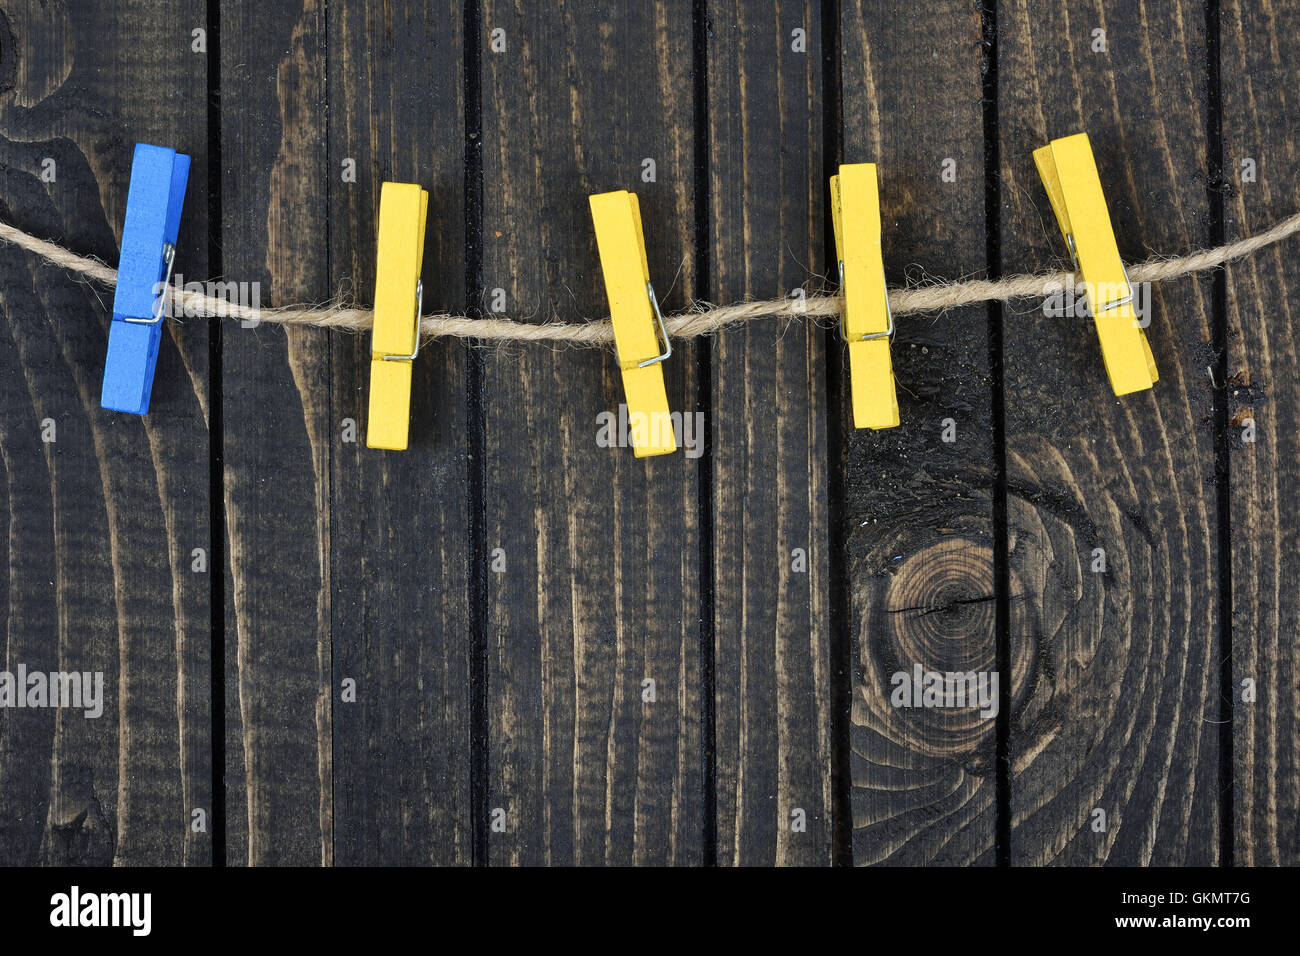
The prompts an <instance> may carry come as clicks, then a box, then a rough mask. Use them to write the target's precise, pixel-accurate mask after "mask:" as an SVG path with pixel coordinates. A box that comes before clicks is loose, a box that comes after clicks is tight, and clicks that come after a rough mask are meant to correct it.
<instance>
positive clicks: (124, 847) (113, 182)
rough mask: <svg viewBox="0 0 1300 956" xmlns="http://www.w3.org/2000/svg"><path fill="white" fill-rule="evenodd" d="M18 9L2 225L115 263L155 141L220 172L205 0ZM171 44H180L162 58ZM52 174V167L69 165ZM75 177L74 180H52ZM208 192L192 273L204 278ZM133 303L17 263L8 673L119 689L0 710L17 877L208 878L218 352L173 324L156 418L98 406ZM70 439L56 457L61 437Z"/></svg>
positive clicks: (200, 182) (164, 350) (9, 276)
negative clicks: (143, 154)
mask: <svg viewBox="0 0 1300 956" xmlns="http://www.w3.org/2000/svg"><path fill="white" fill-rule="evenodd" d="M160 9H161V6H160V4H158V3H156V2H127V3H118V4H115V5H114V7H113V8H112V9H106V8H105V7H104V6H103V5H101V4H97V3H89V2H72V3H67V4H59V5H57V6H56V5H40V6H38V5H36V4H26V3H4V4H2V5H0V170H2V175H0V215H2V216H3V217H4V219H5V220H6V221H7V222H11V223H16V224H18V225H19V226H20V228H23V229H25V230H28V231H30V232H32V233H34V234H36V235H39V236H41V237H43V238H47V239H50V240H53V241H55V242H58V243H61V244H63V245H66V246H68V247H70V248H72V249H74V250H76V251H77V252H79V253H82V254H91V255H96V256H99V257H100V258H102V259H104V260H105V261H107V262H116V261H117V250H118V247H119V243H120V241H121V229H122V219H123V214H124V211H125V207H126V195H127V187H128V184H129V181H130V174H131V160H132V155H133V151H134V146H135V143H136V142H137V141H142V142H149V143H157V144H160V145H168V146H172V147H175V148H177V149H178V150H180V151H182V152H186V153H189V154H190V155H191V156H193V159H194V164H195V168H196V169H198V170H202V169H203V167H204V163H205V155H206V150H205V135H204V118H205V109H206V108H205V101H204V96H205V93H206V72H205V71H206V64H205V60H204V58H203V57H202V56H201V55H193V54H191V53H190V52H189V31H190V29H191V27H192V26H201V25H203V23H204V16H205V10H204V6H203V5H202V4H201V3H192V2H183V3H180V4H173V5H171V6H170V7H169V8H168V9H169V13H168V15H167V16H166V17H163V16H160V15H159V12H160ZM158 51H167V52H166V55H164V56H159V53H158ZM47 161H53V163H54V165H53V166H48V165H47ZM50 173H53V179H49V178H48V176H49V174H50ZM205 208H206V183H205V182H204V179H203V176H202V174H201V173H200V174H199V175H197V176H191V179H190V182H189V190H188V193H187V204H186V214H185V217H184V219H183V221H182V224H181V234H180V240H179V243H178V252H177V258H176V262H177V266H178V270H183V271H185V272H189V273H199V274H202V273H203V272H204V271H205V269H206V264H205V263H206V254H207V241H206V226H207V222H206V216H205V215H204V212H205ZM111 310H112V291H111V290H104V289H101V288H97V287H92V286H88V285H86V284H83V283H80V282H78V281H76V280H74V279H73V278H72V277H70V276H68V275H67V274H65V273H62V272H60V271H58V270H56V269H53V268H50V267H48V266H45V265H42V264H38V263H37V261H36V260H35V259H33V258H32V257H30V256H26V255H24V254H22V253H20V252H18V251H17V250H16V249H14V248H13V247H10V246H7V245H6V246H5V247H3V248H0V312H2V313H3V315H4V319H5V327H6V335H5V343H4V347H3V348H0V382H2V383H3V384H2V385H0V489H3V497H4V507H3V509H2V513H0V527H3V528H4V531H5V532H6V534H5V539H6V540H7V542H8V547H7V548H6V549H5V552H4V558H3V562H4V577H5V580H6V582H7V588H6V589H5V592H4V597H3V600H2V601H0V621H2V625H0V626H2V627H3V632H4V648H3V656H2V660H3V663H2V664H0V668H3V669H4V670H7V671H10V672H12V671H15V670H16V669H17V668H18V666H19V665H20V664H21V665H25V666H26V667H27V668H28V670H29V671H37V670H42V671H47V672H48V671H51V670H62V671H73V670H75V671H82V672H92V673H93V672H99V673H100V674H102V681H103V684H102V687H103V691H102V695H103V701H102V702H103V713H102V716H99V717H97V718H87V717H86V716H84V715H83V711H82V710H81V709H57V710H56V709H49V708H43V709H36V710H31V709H25V710H13V709H5V710H3V711H0V863H3V864H5V865H14V864H25V865H32V864H38V863H39V864H45V865H106V864H110V863H116V864H124V865H128V864H155V865H163V864H166V865H178V864H182V863H186V864H205V863H207V862H208V861H209V860H210V857H211V843H210V836H209V834H208V833H193V832H191V829H190V811H191V810H193V809H202V810H204V811H208V810H210V808H211V792H210V778H211V768H210V763H209V754H210V741H209V736H208V727H209V721H208V708H209V698H208V690H207V689H208V668H209V664H208V654H207V643H208V642H207V637H208V630H209V626H210V613H209V599H210V594H211V588H210V578H209V576H208V574H207V573H195V572H193V571H191V551H192V549H195V548H201V549H204V550H205V551H206V550H207V549H208V547H209V544H210V542H209V527H208V520H207V519H208V459H207V456H208V432H207V411H208V408H207V401H208V397H207V381H206V380H207V356H208V344H207V343H208V339H207V331H206V327H205V326H204V325H203V324H202V323H196V324H187V325H180V324H175V323H169V324H168V326H167V331H166V333H165V334H164V336H163V342H162V346H161V349H160V353H159V359H158V367H157V374H156V378H155V385H154V389H153V404H152V410H151V412H150V414H149V415H148V416H147V417H144V418H141V417H139V416H132V415H122V414H116V413H109V412H105V411H103V410H101V409H100V407H99V399H100V386H101V383H102V377H103V367H104V355H105V350H106V347H107V335H108V325H109V321H110V320H111ZM51 428H52V429H54V431H53V433H52V437H53V438H54V439H55V440H54V441H48V442H47V441H43V440H42V436H43V432H44V434H45V436H46V437H50V435H51V433H50V431H49V429H51Z"/></svg>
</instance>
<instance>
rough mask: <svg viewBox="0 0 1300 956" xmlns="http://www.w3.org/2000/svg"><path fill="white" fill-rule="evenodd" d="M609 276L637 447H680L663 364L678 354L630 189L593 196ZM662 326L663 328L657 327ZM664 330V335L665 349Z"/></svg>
mask: <svg viewBox="0 0 1300 956" xmlns="http://www.w3.org/2000/svg"><path fill="white" fill-rule="evenodd" d="M590 202H591V218H592V221H593V222H594V223H595V226H596V246H597V248H598V249H599V251H600V268H601V272H602V273H604V276H605V293H606V295H607V296H608V298H609V315H610V320H611V321H612V322H613V323H614V345H615V348H616V349H617V351H618V367H619V371H621V372H622V374H623V391H624V393H625V395H626V398H627V411H628V423H629V431H630V432H631V437H632V451H633V454H635V455H636V457H638V458H645V457H647V456H649V455H668V454H671V453H672V452H675V451H676V450H677V438H676V436H675V435H674V433H673V424H672V416H671V415H670V414H669V411H668V393H667V392H666V391H665V389H664V373H663V368H662V366H661V364H660V363H662V362H663V361H664V359H666V358H668V357H669V356H670V355H672V351H673V350H672V346H671V344H670V343H669V341H668V332H667V330H666V329H665V328H664V324H663V316H662V315H661V314H660V312H659V303H658V300H657V299H656V298H655V294H654V288H653V287H652V286H651V285H650V266H649V263H648V262H647V260H646V254H645V236H644V233H643V231H642V229H641V208H640V206H639V205H638V204H637V199H636V195H635V194H634V193H629V192H627V191H626V190H619V191H617V192H612V193H598V194H596V195H593V196H591V197H590ZM656 330H657V331H656ZM659 333H662V335H663V345H662V350H661V347H660V342H659Z"/></svg>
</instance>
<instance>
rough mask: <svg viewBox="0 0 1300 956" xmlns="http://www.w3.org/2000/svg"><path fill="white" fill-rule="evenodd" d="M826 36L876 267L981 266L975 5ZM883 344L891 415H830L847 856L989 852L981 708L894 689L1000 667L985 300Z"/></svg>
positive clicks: (957, 859)
mask: <svg viewBox="0 0 1300 956" xmlns="http://www.w3.org/2000/svg"><path fill="white" fill-rule="evenodd" d="M841 35H842V50H843V52H842V65H841V76H842V83H843V115H844V157H843V158H844V161H845V162H874V163H877V164H878V167H879V172H880V181H881V182H880V210H881V218H882V220H883V223H882V225H883V230H884V234H883V239H884V250H885V272H886V277H887V279H888V281H889V284H890V285H892V286H897V285H901V284H903V282H904V281H916V280H919V279H921V278H922V277H924V276H933V277H935V278H942V279H955V278H959V277H960V276H962V275H964V274H971V273H979V272H982V271H983V270H984V268H985V266H986V265H987V260H986V253H985V222H984V162H983V155H984V153H983V149H984V144H983V125H982V122H983V121H982V111H981V105H980V102H981V89H982V87H981V77H982V72H981V50H980V18H979V11H978V10H977V9H976V8H975V7H974V6H973V5H971V4H969V3H964V2H960V0H953V2H945V3H942V4H940V5H938V6H937V7H930V8H928V9H927V11H926V14H925V15H924V16H910V15H906V16H903V15H899V14H898V12H897V11H896V10H895V9H894V8H893V7H892V6H891V5H889V4H887V3H883V2H882V3H863V4H858V3H845V4H843V6H842V9H841ZM946 163H951V164H952V165H951V166H946V165H945V164H946ZM946 169H951V177H950V180H951V181H949V180H946V179H945V177H944V173H945V170H946ZM822 185H823V187H824V186H825V184H824V183H823V184H822ZM893 357H894V373H895V377H896V379H897V382H898V400H899V416H900V419H901V424H900V426H899V427H898V428H894V429H889V430H885V431H879V432H872V431H854V430H852V428H851V426H850V425H848V424H846V425H845V426H844V427H848V428H849V438H848V442H847V462H846V466H845V467H846V468H847V480H846V482H845V486H846V498H847V500H846V503H845V515H846V517H845V525H846V538H847V550H848V553H847V555H846V556H845V560H846V562H847V564H848V574H849V598H850V601H851V603H852V608H851V610H852V634H853V641H854V650H855V662H856V667H857V670H856V673H855V675H854V677H855V680H854V685H853V703H852V708H853V709H852V721H851V725H850V731H851V746H852V755H851V761H852V763H851V770H852V781H853V789H852V807H853V855H854V861H855V862H856V863H859V864H865V863H878V862H883V863H890V864H903V865H921V864H954V865H955V864H961V865H965V864H972V863H979V864H990V863H992V862H994V839H995V823H996V821H995V812H996V810H995V789H996V784H995V769H994V765H995V759H994V758H995V748H996V721H995V719H992V718H991V717H987V716H982V715H981V714H980V712H979V708H975V707H967V708H960V709H951V710H944V709H925V708H920V707H915V708H906V707H896V706H894V705H893V704H892V702H891V697H892V694H893V691H894V689H895V684H894V682H893V678H894V675H895V674H898V673H900V672H902V673H906V674H908V675H910V674H911V673H912V670H913V668H914V667H915V666H916V665H920V666H921V667H922V669H923V671H940V672H948V671H960V672H963V673H965V672H967V671H977V672H978V671H985V672H991V671H995V670H996V669H997V664H996V633H997V632H996V628H995V612H994V607H995V602H994V585H995V581H994V571H993V506H992V488H993V476H994V462H995V458H994V448H993V425H992V388H991V383H990V377H989V345H988V318H987V313H986V311H985V310H984V309H983V308H978V307H976V308H967V309H956V310H952V311H950V312H947V313H945V314H943V315H941V316H900V317H899V319H898V332H897V334H896V335H895V338H894V344H893ZM836 360H837V361H844V359H843V349H839V350H838V354H837V356H836ZM842 380H843V381H844V383H845V389H846V390H845V394H844V396H843V397H842V399H841V402H842V406H841V407H843V408H844V409H846V411H847V409H848V408H849V396H848V392H847V387H848V374H847V368H846V369H845V371H844V374H843V375H842ZM948 421H950V422H951V428H952V429H954V431H952V432H951V433H950V437H952V438H954V439H955V440H953V441H945V440H944V438H945V435H944V432H945V428H946V427H948Z"/></svg>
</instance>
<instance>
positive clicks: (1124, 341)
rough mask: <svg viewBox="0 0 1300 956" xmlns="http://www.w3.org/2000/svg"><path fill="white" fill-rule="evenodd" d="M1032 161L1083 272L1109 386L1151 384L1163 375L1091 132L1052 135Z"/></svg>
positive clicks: (1128, 388)
mask: <svg viewBox="0 0 1300 956" xmlns="http://www.w3.org/2000/svg"><path fill="white" fill-rule="evenodd" d="M1034 163H1035V164H1036V165H1037V166H1038V175H1039V176H1041V177H1042V179H1043V186H1044V188H1046V190H1047V198H1048V199H1049V200H1050V201H1051V203H1052V211H1053V212H1054V213H1056V221H1057V224H1058V225H1060V227H1061V234H1062V235H1064V236H1065V244H1066V246H1067V247H1069V250H1070V257H1071V258H1072V259H1073V260H1074V267H1075V269H1076V270H1077V271H1079V272H1081V273H1083V285H1084V289H1085V290H1086V293H1087V297H1088V311H1089V312H1090V313H1091V314H1092V316H1093V320H1094V321H1095V322H1096V324H1097V337H1098V338H1099V339H1100V340H1101V357H1102V360H1103V361H1104V362H1105V363H1106V374H1107V376H1109V378H1110V387H1111V388H1112V389H1114V391H1115V394H1116V395H1127V394H1129V393H1130V392H1140V391H1142V390H1143V389H1148V388H1150V387H1151V386H1152V385H1154V384H1155V382H1156V380H1157V379H1159V377H1160V376H1159V374H1158V373H1157V372H1156V360H1155V356H1154V355H1152V354H1151V345H1150V343H1149V342H1147V336H1146V332H1145V331H1143V329H1142V326H1141V324H1140V322H1139V320H1138V317H1137V313H1136V312H1135V311H1134V308H1133V287H1132V285H1131V284H1130V283H1129V278H1128V272H1127V271H1126V270H1125V269H1124V263H1123V262H1122V261H1121V260H1120V257H1119V247H1118V246H1117V245H1116V244H1115V232H1114V230H1113V229H1112V228H1111V222H1110V213H1109V212H1107V210H1106V196H1105V194H1104V193H1103V192H1102V189H1101V177H1099V176H1098V175H1097V163H1096V161H1095V160H1094V159H1093V155H1092V145H1091V144H1090V143H1089V142H1088V134H1087V133H1077V134H1075V135H1074V136H1066V137H1064V138H1062V139H1054V140H1052V142H1051V143H1049V144H1048V145H1047V146H1044V147H1042V148H1041V149H1036V150H1034Z"/></svg>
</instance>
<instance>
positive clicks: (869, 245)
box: [831, 163, 898, 428]
mask: <svg viewBox="0 0 1300 956" xmlns="http://www.w3.org/2000/svg"><path fill="white" fill-rule="evenodd" d="M831 218H832V220H833V221H834V223H835V250H836V254H837V256H838V259H839V265H840V290H841V293H842V294H843V296H844V314H843V316H842V318H841V320H840V332H841V334H842V335H843V336H844V341H845V342H847V343H848V346H849V389H850V392H851V394H852V397H853V426H854V427H855V428H893V427H895V426H896V425H897V424H898V397H897V395H896V394H895V391H894V366H893V362H892V361H891V360H890V355H889V339H890V337H891V336H892V335H893V334H894V316H893V313H891V312H890V311H889V295H888V292H887V290H886V288H885V258H884V251H883V249H882V246H881V241H880V188H879V185H878V183H877V180H876V164H875V163H851V164H849V165H844V166H841V167H840V172H839V175H838V176H832V177H831Z"/></svg>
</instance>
